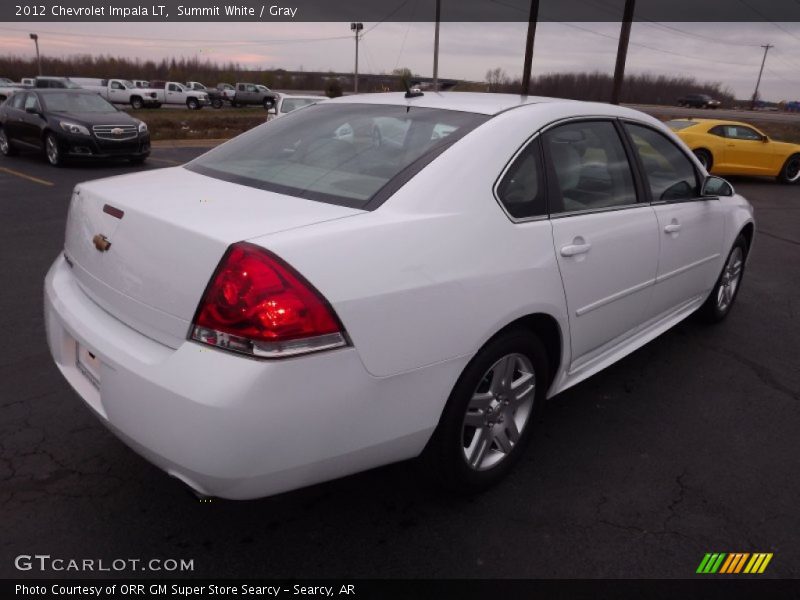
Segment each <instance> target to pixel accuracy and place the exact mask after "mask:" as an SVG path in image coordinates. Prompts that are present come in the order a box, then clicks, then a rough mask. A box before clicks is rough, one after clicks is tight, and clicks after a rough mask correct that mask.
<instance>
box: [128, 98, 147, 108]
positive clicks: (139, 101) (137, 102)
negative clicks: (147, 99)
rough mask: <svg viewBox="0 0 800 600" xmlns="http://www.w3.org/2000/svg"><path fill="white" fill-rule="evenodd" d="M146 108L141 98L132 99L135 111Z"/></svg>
mask: <svg viewBox="0 0 800 600" xmlns="http://www.w3.org/2000/svg"><path fill="white" fill-rule="evenodd" d="M143 106H144V100H142V99H141V98H140V97H139V96H133V97H132V98H131V108H132V109H134V110H141V109H142V107H143Z"/></svg>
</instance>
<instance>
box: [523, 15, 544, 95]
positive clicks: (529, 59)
mask: <svg viewBox="0 0 800 600" xmlns="http://www.w3.org/2000/svg"><path fill="white" fill-rule="evenodd" d="M538 20H539V0H531V12H530V13H528V39H527V40H526V41H525V64H524V65H523V66H522V89H521V90H520V93H521V94H522V95H523V96H527V95H528V94H530V93H531V68H532V66H533V39H534V38H535V37H536V22H537V21H538Z"/></svg>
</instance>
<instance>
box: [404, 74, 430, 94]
mask: <svg viewBox="0 0 800 600" xmlns="http://www.w3.org/2000/svg"><path fill="white" fill-rule="evenodd" d="M403 87H404V88H406V98H418V97H419V96H424V95H425V94H424V93H423V92H422V91H421V90H414V91H413V92H412V91H411V87H410V86H409V85H408V79H406V78H405V77H403Z"/></svg>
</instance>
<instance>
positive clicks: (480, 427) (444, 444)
mask: <svg viewBox="0 0 800 600" xmlns="http://www.w3.org/2000/svg"><path fill="white" fill-rule="evenodd" d="M549 377H550V367H549V359H548V354H547V350H546V349H545V347H544V345H543V344H542V342H541V341H540V340H539V337H538V336H537V335H536V333H535V332H534V331H532V330H530V329H527V328H523V327H519V328H515V329H510V330H508V331H505V332H501V333H499V334H498V335H496V336H495V337H494V338H493V339H491V340H489V341H488V342H487V343H486V345H485V346H484V347H483V348H481V350H479V351H478V353H477V354H476V355H475V356H474V357H473V359H472V360H471V361H470V362H469V364H468V365H467V366H466V367H465V368H464V371H463V372H462V373H461V376H460V377H459V378H458V381H457V382H456V384H455V386H454V387H453V390H452V391H451V393H450V397H449V398H448V400H447V404H446V405H445V407H444V410H443V411H442V415H441V417H440V419H439V424H438V425H437V427H436V430H435V431H434V433H433V435H432V436H431V439H430V440H429V441H428V444H427V446H425V450H424V451H423V453H422V455H421V457H420V465H421V466H422V467H423V474H424V475H425V476H426V477H427V478H428V479H429V480H430V481H431V482H432V483H433V484H434V485H436V486H439V487H443V488H445V489H448V490H450V491H454V492H459V493H466V494H473V493H476V492H480V491H482V490H485V489H486V488H488V487H490V486H492V485H494V484H495V483H497V482H498V481H500V479H502V478H503V477H505V476H506V475H507V474H508V473H509V471H510V470H511V469H512V468H513V466H514V464H515V463H516V462H517V460H519V458H520V456H521V455H522V450H523V449H524V448H525V446H526V444H527V443H528V442H529V441H530V440H531V438H532V436H533V432H534V429H535V425H536V423H537V422H538V421H539V420H540V419H539V417H540V416H541V412H542V410H543V408H544V403H545V399H546V395H547V388H548V385H549Z"/></svg>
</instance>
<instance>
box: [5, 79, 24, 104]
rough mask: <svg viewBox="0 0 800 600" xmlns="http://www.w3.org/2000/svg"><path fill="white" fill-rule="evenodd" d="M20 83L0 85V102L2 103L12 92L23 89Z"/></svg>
mask: <svg viewBox="0 0 800 600" xmlns="http://www.w3.org/2000/svg"><path fill="white" fill-rule="evenodd" d="M23 89H25V88H23V87H22V86H20V85H15V84H14V83H12V84H11V85H0V103H2V102H3V101H4V100H5V99H6V98H8V97H9V96H11V94H13V93H14V92H18V91H19V90H23Z"/></svg>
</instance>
